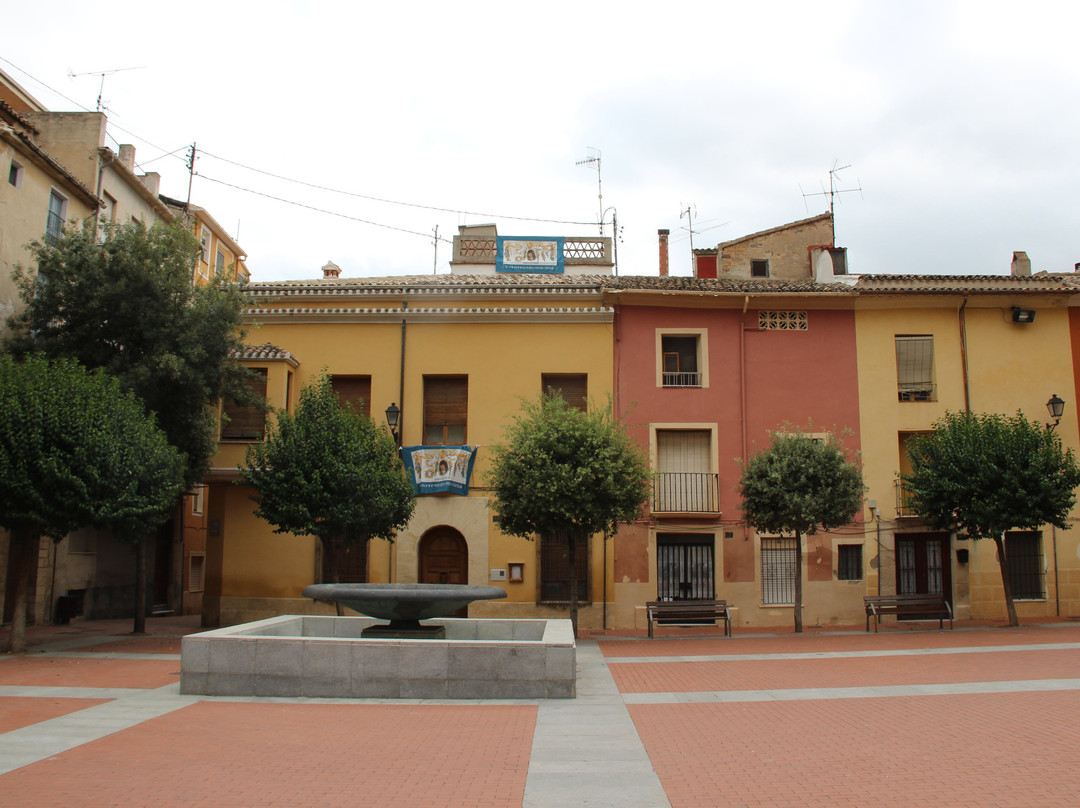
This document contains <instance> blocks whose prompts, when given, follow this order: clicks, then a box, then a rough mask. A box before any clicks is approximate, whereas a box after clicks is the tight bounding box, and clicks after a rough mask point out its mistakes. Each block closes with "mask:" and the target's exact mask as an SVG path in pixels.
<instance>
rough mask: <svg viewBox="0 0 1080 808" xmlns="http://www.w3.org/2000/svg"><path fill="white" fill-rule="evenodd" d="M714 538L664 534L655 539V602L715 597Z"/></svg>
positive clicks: (693, 534)
mask: <svg viewBox="0 0 1080 808" xmlns="http://www.w3.org/2000/svg"><path fill="white" fill-rule="evenodd" d="M713 545H714V540H713V536H712V534H705V535H699V534H695V533H665V534H660V535H658V536H657V537H656V599H657V600H690V599H695V598H704V599H706V600H711V599H712V598H714V597H716V588H715V575H714V572H713V570H714V564H713V557H714V556H713Z"/></svg>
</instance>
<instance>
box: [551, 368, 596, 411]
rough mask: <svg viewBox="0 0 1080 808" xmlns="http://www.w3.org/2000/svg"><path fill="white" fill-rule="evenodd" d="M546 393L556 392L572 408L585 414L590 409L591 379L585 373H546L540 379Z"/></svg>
mask: <svg viewBox="0 0 1080 808" xmlns="http://www.w3.org/2000/svg"><path fill="white" fill-rule="evenodd" d="M540 385H541V387H542V389H543V392H544V393H549V392H555V393H559V394H560V395H561V396H562V397H563V401H565V402H566V403H567V404H569V405H570V406H571V407H574V408H576V409H579V410H581V411H582V412H585V410H586V409H587V408H588V399H589V377H588V374H585V373H544V374H542V375H541V377H540Z"/></svg>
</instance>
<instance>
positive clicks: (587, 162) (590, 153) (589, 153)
mask: <svg viewBox="0 0 1080 808" xmlns="http://www.w3.org/2000/svg"><path fill="white" fill-rule="evenodd" d="M574 165H576V166H589V167H590V168H595V169H596V191H597V196H596V198H597V199H598V200H599V201H600V206H599V207H598V208H597V210H599V211H600V216H599V218H598V219H597V220H596V221H597V223H598V224H599V225H600V235H601V236H602V235H604V186H603V184H602V183H601V181H600V150H599V149H597V148H595V147H593V146H588V147H586V149H585V159H584V160H578V161H577V162H576V163H574Z"/></svg>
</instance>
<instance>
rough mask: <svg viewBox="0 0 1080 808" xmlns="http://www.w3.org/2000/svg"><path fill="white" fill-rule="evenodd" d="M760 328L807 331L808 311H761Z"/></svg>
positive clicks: (759, 313)
mask: <svg viewBox="0 0 1080 808" xmlns="http://www.w3.org/2000/svg"><path fill="white" fill-rule="evenodd" d="M758 328H759V329H761V330H762V331H806V330H807V328H808V326H807V320H806V312H805V311H759V312H758Z"/></svg>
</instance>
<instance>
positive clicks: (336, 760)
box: [0, 702, 537, 808]
mask: <svg viewBox="0 0 1080 808" xmlns="http://www.w3.org/2000/svg"><path fill="white" fill-rule="evenodd" d="M536 712H537V710H536V707H533V706H494V705H492V706H488V705H478V706H477V705H470V706H465V705H462V706H456V705H455V706H433V705H432V706H429V705H415V706H414V705H400V706H399V705H357V704H266V703H228V702H213V703H210V702H200V703H197V704H193V705H191V706H189V707H185V708H183V709H181V710H177V711H176V712H173V713H169V714H168V715H165V716H162V717H160V718H155V719H152V720H150V721H146V722H144V723H142V724H139V725H138V726H135V727H132V728H130V729H127V730H123V731H121V732H118V733H116V734H114V735H110V736H108V737H106V738H103V739H101V740H98V741H95V742H93V743H89V744H85V745H83V746H80V747H77V748H75V749H72V750H70V751H68V752H64V753H62V754H59V755H55V756H52V757H50V758H48V759H46V760H43V761H40V762H38V763H34V764H32V765H30V766H24V767H23V768H21V769H17V770H16V771H13V772H10V773H9V774H6V775H3V776H0V794H2V795H3V798H2V801H3V802H4V804H10V805H26V806H35V808H51V807H52V806H57V808H59V807H60V806H63V808H79V807H80V806H86V808H90V807H91V806H92V807H93V808H100V806H113V805H116V806H119V805H123V806H144V805H153V806H155V808H172V806H185V807H186V806H213V807H214V808H220V807H221V806H227V808H248V807H249V806H250V807H251V808H256V807H257V808H274V806H289V807H290V808H293V806H297V805H315V806H319V808H336V807H337V806H342V807H343V808H344V807H345V806H348V808H355V807H356V806H358V805H365V806H379V808H398V807H399V806H400V808H414V807H415V806H424V808H444V807H445V808H460V806H484V808H509V806H520V805H521V801H522V798H523V796H524V793H525V777H526V775H527V773H528V767H529V752H530V749H531V746H532V739H533V733H534V729H535V725H536Z"/></svg>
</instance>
